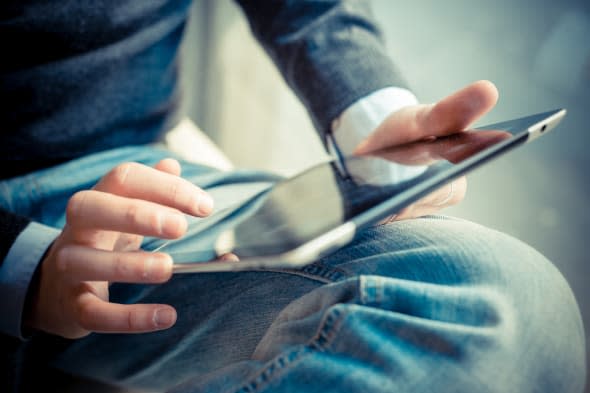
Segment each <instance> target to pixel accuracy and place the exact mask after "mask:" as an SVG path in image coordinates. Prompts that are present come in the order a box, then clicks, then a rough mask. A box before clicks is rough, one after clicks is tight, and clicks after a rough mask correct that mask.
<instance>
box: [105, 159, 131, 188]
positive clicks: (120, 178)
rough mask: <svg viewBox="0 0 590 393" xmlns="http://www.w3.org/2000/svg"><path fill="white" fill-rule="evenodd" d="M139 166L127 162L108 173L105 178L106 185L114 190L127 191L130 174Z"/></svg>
mask: <svg viewBox="0 0 590 393" xmlns="http://www.w3.org/2000/svg"><path fill="white" fill-rule="evenodd" d="M137 165H138V164H136V163H134V162H125V163H123V164H119V165H117V166H116V167H114V168H113V169H112V170H111V171H110V172H109V173H107V175H106V176H105V183H106V184H107V186H108V187H109V188H111V189H113V190H120V191H122V190H125V188H126V187H127V180H128V178H129V174H130V173H131V172H132V171H133V169H134V167H136V166H137Z"/></svg>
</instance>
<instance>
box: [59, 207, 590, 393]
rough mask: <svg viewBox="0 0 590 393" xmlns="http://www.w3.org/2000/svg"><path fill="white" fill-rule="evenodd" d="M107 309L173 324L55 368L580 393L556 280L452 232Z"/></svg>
mask: <svg viewBox="0 0 590 393" xmlns="http://www.w3.org/2000/svg"><path fill="white" fill-rule="evenodd" d="M118 295H119V296H121V298H126V299H127V300H129V301H136V300H140V299H141V300H142V301H143V300H146V301H149V299H152V298H158V299H160V300H162V299H170V301H172V303H173V304H174V305H175V306H176V307H178V308H179V316H180V319H179V324H178V326H177V327H175V328H173V329H171V330H169V331H166V332H160V333H156V334H151V335H143V336H116V335H111V336H106V335H92V336H90V337H89V338H88V339H85V340H81V341H78V342H77V343H75V344H74V345H72V346H71V347H70V348H69V349H68V351H66V352H65V353H64V354H63V355H62V356H61V360H60V363H61V364H62V365H65V366H66V367H68V366H69V367H71V366H72V365H75V370H74V371H77V372H83V373H84V372H90V373H91V375H92V376H94V377H100V378H103V379H107V380H111V381H118V382H123V383H125V384H131V385H136V386H149V387H154V386H158V385H159V386H160V387H162V388H164V387H170V386H171V384H179V386H177V388H176V390H177V391H195V390H199V391H200V390H211V391H225V390H228V391H238V390H240V389H242V390H243V391H318V392H319V391H330V390H336V391H342V390H346V391H387V392H390V391H399V392H406V391H416V392H422V391H452V392H463V391H465V392H473V391H497V392H512V391H513V392H533V391H535V392H536V391H547V392H554V391H560V392H568V391H571V392H575V391H581V390H582V386H583V381H584V372H585V371H584V353H583V352H584V345H583V340H584V336H583V331H582V327H581V322H580V316H579V312H578V310H577V306H576V304H575V301H574V299H573V297H572V294H571V292H570V290H569V288H568V286H567V284H566V283H565V282H564V280H563V278H562V277H561V275H560V274H559V273H558V272H557V271H556V270H555V268H554V267H553V266H552V265H550V264H549V262H547V261H546V260H545V259H544V258H543V257H542V256H540V255H539V254H538V253H536V252H535V251H533V250H531V249H530V248H528V247H526V246H524V245H523V244H521V243H520V242H518V241H516V240H514V239H511V238H509V237H507V236H505V235H502V234H500V233H497V232H494V231H491V230H489V229H485V228H482V227H480V226H478V225H475V224H472V223H469V222H465V221H460V220H441V219H432V218H429V219H419V220H412V221H407V222H400V223H395V224H393V225H388V226H385V227H378V228H373V229H370V230H367V231H365V232H364V233H363V234H362V235H361V236H360V237H359V238H358V239H357V240H356V241H355V242H354V243H353V244H352V245H350V246H348V247H346V248H344V249H343V250H341V251H339V252H338V253H336V254H333V255H331V256H329V257H327V258H324V259H322V260H321V261H318V262H317V263H315V264H313V265H310V266H308V267H306V268H305V269H302V270H301V271H296V272H294V271H289V272H287V271H277V272H252V273H240V274H211V275H186V276H179V277H176V278H175V279H174V280H173V281H172V282H170V283H169V284H168V285H163V286H158V287H151V288H146V287H141V288H135V289H134V287H131V286H126V287H125V288H124V289H122V290H121V291H120V292H119V294H118ZM105 348H109V350H108V351H105V350H104V349H105Z"/></svg>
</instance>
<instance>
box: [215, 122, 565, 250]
mask: <svg viewBox="0 0 590 393" xmlns="http://www.w3.org/2000/svg"><path fill="white" fill-rule="evenodd" d="M555 113H556V112H548V113H543V114H539V115H534V116H529V117H526V118H522V119H517V120H512V121H508V122H503V123H497V124H493V125H490V126H486V127H482V128H478V129H472V130H467V131H463V132H459V133H456V134H452V135H449V136H446V137H437V138H434V137H432V138H427V139H423V140H419V141H415V142H412V143H408V144H404V145H400V146H394V147H391V148H389V149H387V150H383V151H380V152H378V153H376V154H374V155H372V156H370V157H348V158H346V159H342V160H333V161H331V162H328V163H323V164H320V165H317V166H315V167H312V168H311V169H308V170H307V171H305V172H303V173H301V174H299V175H297V176H295V177H292V178H290V179H286V180H284V181H281V182H279V183H277V184H276V185H275V186H274V187H273V188H272V189H271V190H270V191H269V192H267V193H265V194H264V195H262V196H261V197H260V198H261V200H260V201H258V202H257V203H256V204H255V205H253V206H254V207H252V208H251V209H250V211H249V212H248V214H247V215H246V216H245V217H244V218H243V219H242V220H241V221H240V222H239V223H238V224H237V225H236V226H235V227H234V228H233V229H231V230H230V231H227V232H225V233H224V234H222V237H221V238H220V239H219V240H220V241H219V242H218V244H217V250H218V252H219V253H225V252H233V253H234V254H236V255H237V256H238V257H239V258H249V257H256V256H268V255H278V254H282V253H285V252H288V251H290V250H293V249H296V248H297V247H299V246H301V245H303V244H305V243H307V242H309V241H311V240H313V239H314V238H316V237H318V236H320V235H322V234H323V233H326V232H327V231H330V230H332V229H334V228H337V227H338V226H340V225H342V224H343V223H345V222H350V221H353V222H354V223H355V224H356V227H362V226H367V225H371V224H374V223H376V222H378V221H379V220H381V219H383V218H385V217H387V216H388V215H390V214H393V213H395V212H396V211H399V210H401V209H402V208H403V207H405V206H407V205H409V204H411V203H412V202H414V201H416V200H418V199H419V198H421V197H423V196H425V195H427V194H428V193H430V192H432V191H434V190H435V189H436V188H438V187H440V186H442V185H444V184H445V183H446V182H448V181H451V180H452V179H454V178H456V177H458V176H460V175H462V174H464V173H466V172H467V171H468V170H470V169H472V168H474V167H476V166H478V165H481V164H482V163H483V162H485V161H487V160H489V159H491V158H493V157H496V156H498V155H500V154H502V153H503V152H505V151H508V150H510V149H512V148H513V147H515V146H517V145H519V144H522V143H524V142H526V140H527V138H528V137H529V128H530V127H531V126H533V125H535V124H538V123H539V122H540V121H543V120H544V119H547V118H548V117H549V116H550V115H552V114H555Z"/></svg>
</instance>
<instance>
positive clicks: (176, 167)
mask: <svg viewBox="0 0 590 393" xmlns="http://www.w3.org/2000/svg"><path fill="white" fill-rule="evenodd" d="M154 168H156V169H157V170H159V171H162V172H166V173H169V174H171V175H174V176H180V172H181V167H180V163H179V162H178V161H176V160H175V159H173V158H165V159H163V160H162V161H160V162H158V163H157V164H156V165H155V166H154Z"/></svg>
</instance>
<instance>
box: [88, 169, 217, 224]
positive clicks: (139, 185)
mask: <svg viewBox="0 0 590 393" xmlns="http://www.w3.org/2000/svg"><path fill="white" fill-rule="evenodd" d="M172 161H174V160H163V161H160V162H159V163H158V165H159V168H163V169H165V171H162V170H158V169H155V168H150V167H148V166H146V165H142V164H138V163H132V162H131V163H125V164H121V165H119V166H117V167H116V168H114V169H113V170H112V171H110V172H109V173H108V174H107V175H105V176H104V177H103V178H102V179H101V180H100V182H99V183H98V184H97V185H96V186H95V187H94V189H95V190H98V191H103V192H108V193H112V194H116V195H119V196H124V197H129V198H136V199H143V200H146V201H151V202H155V203H158V204H161V205H166V206H170V207H173V208H176V209H178V210H181V211H183V212H185V213H188V214H192V215H196V216H206V215H208V214H210V213H211V212H212V211H213V199H212V198H211V197H210V196H209V195H208V194H207V193H206V192H205V191H203V190H201V189H200V188H199V187H197V186H195V185H194V184H192V183H190V182H189V181H187V180H185V179H183V178H181V177H178V176H176V175H175V174H170V173H167V172H166V171H167V170H171V171H176V170H178V171H180V169H179V168H174V166H175V164H174V163H173V162H172Z"/></svg>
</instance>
